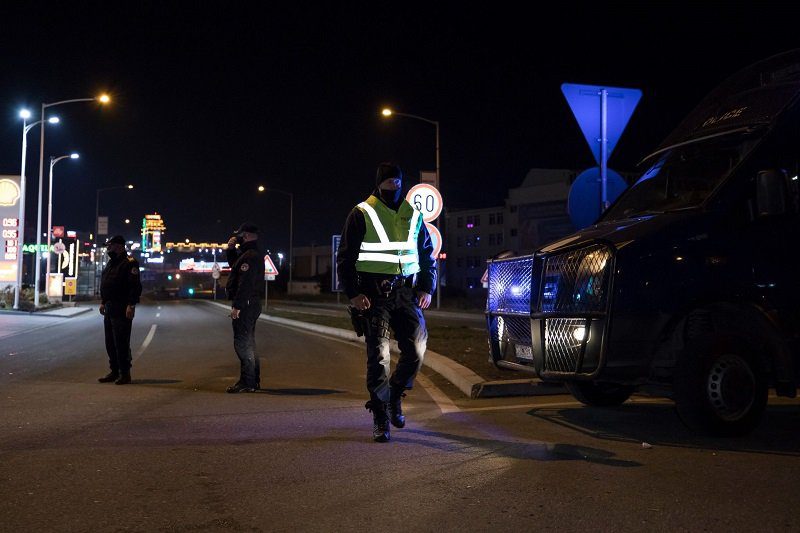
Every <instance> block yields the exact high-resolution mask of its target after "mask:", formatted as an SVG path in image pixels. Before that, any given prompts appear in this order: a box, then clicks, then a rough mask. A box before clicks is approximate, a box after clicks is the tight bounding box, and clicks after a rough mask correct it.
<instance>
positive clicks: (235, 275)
mask: <svg viewBox="0 0 800 533" xmlns="http://www.w3.org/2000/svg"><path fill="white" fill-rule="evenodd" d="M237 245H238V246H239V247H238V249H237ZM227 254H228V264H229V265H230V266H231V273H230V276H229V277H228V283H227V285H226V286H225V289H226V290H227V293H228V298H229V299H230V300H232V301H233V302H232V304H231V319H233V320H232V322H233V349H234V350H236V355H237V356H238V357H239V361H241V371H240V374H239V381H237V382H236V383H235V384H233V385H231V386H230V387H228V389H227V391H228V392H230V393H238V392H254V391H256V390H258V389H259V388H260V387H261V368H260V364H259V360H258V355H256V331H255V330H256V321H257V320H258V317H259V315H260V314H261V300H260V299H259V291H260V289H261V285H262V284H263V283H264V258H263V256H262V255H261V252H259V251H258V228H257V227H256V226H254V225H253V224H249V223H244V224H242V225H241V226H240V227H239V229H237V230H236V232H235V235H234V236H233V237H231V239H230V240H229V241H228V249H227Z"/></svg>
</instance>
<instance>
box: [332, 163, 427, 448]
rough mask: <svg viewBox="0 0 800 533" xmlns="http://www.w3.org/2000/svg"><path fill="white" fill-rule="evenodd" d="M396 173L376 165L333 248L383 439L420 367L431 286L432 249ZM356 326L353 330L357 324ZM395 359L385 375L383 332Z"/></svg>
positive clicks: (398, 422) (377, 436) (397, 422)
mask: <svg viewBox="0 0 800 533" xmlns="http://www.w3.org/2000/svg"><path fill="white" fill-rule="evenodd" d="M402 180H403V172H402V170H401V169H400V167H399V166H397V165H395V164H393V163H381V164H380V165H379V166H378V171H377V176H376V179H375V184H376V188H375V190H374V192H373V193H372V195H371V196H370V197H369V198H367V199H366V200H365V201H363V202H361V203H360V204H358V205H357V206H356V207H355V208H354V209H353V210H352V211H351V212H350V214H349V215H348V217H347V221H346V222H345V226H344V230H343V231H342V239H341V242H340V244H339V253H338V263H337V265H338V271H339V278H340V280H341V282H342V285H343V286H344V290H345V292H346V293H347V297H348V298H350V304H351V313H353V314H354V324H356V327H357V331H358V330H359V329H363V332H364V336H365V340H366V344H367V390H368V391H369V396H370V398H369V401H368V402H367V404H366V407H367V409H369V410H370V411H371V412H372V416H373V423H374V425H373V431H372V438H373V439H374V440H375V441H376V442H386V441H388V440H389V438H390V434H389V421H391V424H392V425H393V426H395V427H397V428H402V427H403V426H405V417H404V416H403V411H402V405H401V401H402V398H403V396H405V394H404V393H403V391H404V390H406V389H410V388H411V387H412V385H413V382H414V378H415V377H416V375H417V372H418V371H419V369H420V367H421V366H422V359H423V357H424V355H425V347H426V344H427V341H428V331H427V330H426V328H425V318H424V317H423V315H422V309H426V308H427V307H428V306H429V305H430V303H431V294H432V293H433V288H434V287H435V286H436V260H435V258H434V257H433V244H432V243H431V239H430V235H429V234H428V231H427V230H426V229H425V224H424V223H423V220H422V214H421V213H420V212H419V211H418V210H417V209H415V208H414V207H412V206H411V204H409V203H408V202H407V201H406V200H405V199H404V198H403V190H402V189H403V181H402ZM359 322H360V323H361V324H362V325H363V328H360V327H359V326H358V323H359ZM390 328H391V329H392V330H394V334H395V338H396V339H397V344H398V346H399V348H400V359H399V361H398V363H397V366H396V367H395V369H394V372H393V373H391V375H390V373H389V362H390V359H389V329H390Z"/></svg>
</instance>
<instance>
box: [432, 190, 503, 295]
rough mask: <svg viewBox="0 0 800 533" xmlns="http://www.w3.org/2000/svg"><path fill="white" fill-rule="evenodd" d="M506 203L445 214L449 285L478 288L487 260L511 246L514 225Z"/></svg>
mask: <svg viewBox="0 0 800 533" xmlns="http://www.w3.org/2000/svg"><path fill="white" fill-rule="evenodd" d="M508 214H509V213H508V209H507V208H506V207H505V206H497V207H485V208H481V209H458V210H450V211H448V212H447V215H446V217H445V220H446V234H445V237H444V250H445V251H446V253H447V259H446V263H445V264H446V274H447V275H446V280H445V281H446V283H447V286H448V287H457V288H460V289H466V290H476V289H480V288H481V276H482V275H483V271H484V269H485V268H486V266H485V265H486V259H487V258H488V257H491V256H493V255H496V254H498V253H500V252H501V251H503V250H507V249H509V248H514V246H515V243H516V242H517V239H518V236H517V232H516V227H514V226H513V225H512V224H509V223H508Z"/></svg>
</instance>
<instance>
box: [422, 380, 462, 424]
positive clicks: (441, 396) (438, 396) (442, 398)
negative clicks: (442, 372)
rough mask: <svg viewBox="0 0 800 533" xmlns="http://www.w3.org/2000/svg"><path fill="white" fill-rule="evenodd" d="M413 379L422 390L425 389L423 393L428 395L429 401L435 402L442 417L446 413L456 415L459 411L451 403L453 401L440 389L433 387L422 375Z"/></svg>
mask: <svg viewBox="0 0 800 533" xmlns="http://www.w3.org/2000/svg"><path fill="white" fill-rule="evenodd" d="M415 379H416V380H417V382H419V384H420V385H422V388H423V389H425V391H426V392H427V393H428V396H430V397H431V399H432V400H433V401H434V402H436V406H437V407H438V408H439V410H440V411H441V412H442V414H443V415H446V414H447V413H458V412H459V411H460V409H459V408H458V406H457V405H456V404H454V403H453V400H451V399H450V398H449V397H448V396H447V395H446V394H445V393H444V392H442V389H440V388H439V387H437V386H436V385H434V384H433V382H432V381H431V380H429V379H428V378H427V377H425V376H423V375H422V374H417V377H416V378H415Z"/></svg>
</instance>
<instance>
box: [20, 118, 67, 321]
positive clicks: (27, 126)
mask: <svg viewBox="0 0 800 533" xmlns="http://www.w3.org/2000/svg"><path fill="white" fill-rule="evenodd" d="M19 116H20V118H21V119H22V165H21V168H20V177H19V181H20V183H19V185H20V196H19V225H18V226H19V232H18V233H17V290H16V291H14V309H19V298H20V293H21V292H22V255H23V252H22V248H23V246H25V163H26V161H27V158H28V132H29V131H30V130H31V128H33V127H34V126H37V125H39V124H41V123H42V121H41V120H37V121H36V122H34V123H33V124H28V123H27V120H28V119H29V118H31V112H30V111H28V110H27V109H23V110H22V111H20V112H19ZM47 122H49V123H50V124H58V117H50V118H49V119H48V120H47ZM43 129H44V128H43Z"/></svg>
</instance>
